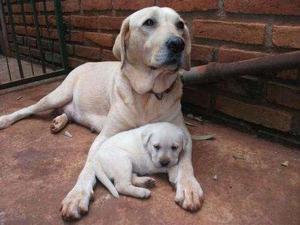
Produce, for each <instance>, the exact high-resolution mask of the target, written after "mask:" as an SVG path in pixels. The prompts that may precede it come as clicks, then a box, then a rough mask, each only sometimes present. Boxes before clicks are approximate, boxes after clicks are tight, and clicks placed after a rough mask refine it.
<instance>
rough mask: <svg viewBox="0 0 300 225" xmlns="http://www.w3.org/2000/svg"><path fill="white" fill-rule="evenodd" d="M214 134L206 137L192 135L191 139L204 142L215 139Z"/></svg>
mask: <svg viewBox="0 0 300 225" xmlns="http://www.w3.org/2000/svg"><path fill="white" fill-rule="evenodd" d="M215 136H216V135H215V134H208V135H193V136H192V139H193V140H194V141H205V140H212V139H215Z"/></svg>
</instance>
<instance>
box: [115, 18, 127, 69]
mask: <svg viewBox="0 0 300 225" xmlns="http://www.w3.org/2000/svg"><path fill="white" fill-rule="evenodd" d="M128 31H129V18H126V19H125V20H124V21H123V23H122V26H121V30H120V33H119V34H118V36H117V38H116V40H115V44H114V47H113V54H114V56H115V57H116V58H117V59H118V60H120V61H121V65H122V67H123V65H124V62H125V57H126V46H125V39H126V34H127V33H128Z"/></svg>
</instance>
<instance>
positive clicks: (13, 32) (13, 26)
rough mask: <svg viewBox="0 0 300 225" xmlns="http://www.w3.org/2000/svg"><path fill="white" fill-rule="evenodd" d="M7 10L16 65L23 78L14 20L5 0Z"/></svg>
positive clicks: (9, 4) (8, 1)
mask: <svg viewBox="0 0 300 225" xmlns="http://www.w3.org/2000/svg"><path fill="white" fill-rule="evenodd" d="M7 11H8V17H9V20H10V24H11V31H12V37H13V42H14V46H15V54H16V58H17V63H18V67H19V72H20V77H21V78H24V73H23V68H22V63H21V59H20V54H19V46H18V43H17V37H16V30H15V22H14V18H13V15H12V8H11V2H10V0H7Z"/></svg>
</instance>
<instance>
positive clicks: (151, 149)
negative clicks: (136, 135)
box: [142, 123, 187, 167]
mask: <svg viewBox="0 0 300 225" xmlns="http://www.w3.org/2000/svg"><path fill="white" fill-rule="evenodd" d="M142 141H143V146H144V148H145V149H146V151H147V152H148V154H149V156H150V157H151V160H152V162H153V164H154V166H155V167H172V166H174V165H176V164H177V163H178V160H179V156H180V153H181V152H182V151H184V149H185V147H186V144H187V136H186V135H185V133H184V132H183V130H182V129H180V128H179V127H177V126H175V125H173V124H170V123H157V124H151V125H149V126H148V127H147V128H146V129H145V130H144V131H143V132H142Z"/></svg>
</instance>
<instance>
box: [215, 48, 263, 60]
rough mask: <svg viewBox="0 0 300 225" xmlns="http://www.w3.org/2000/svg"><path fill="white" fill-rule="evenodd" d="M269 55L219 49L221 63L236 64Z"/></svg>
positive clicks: (233, 49) (232, 49)
mask: <svg viewBox="0 0 300 225" xmlns="http://www.w3.org/2000/svg"><path fill="white" fill-rule="evenodd" d="M266 55H268V54H267V53H263V52H256V51H245V50H240V49H235V48H226V47H221V48H220V49H219V59H218V61H219V62H222V63H227V62H235V61H240V60H246V59H251V58H258V57H263V56H266Z"/></svg>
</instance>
